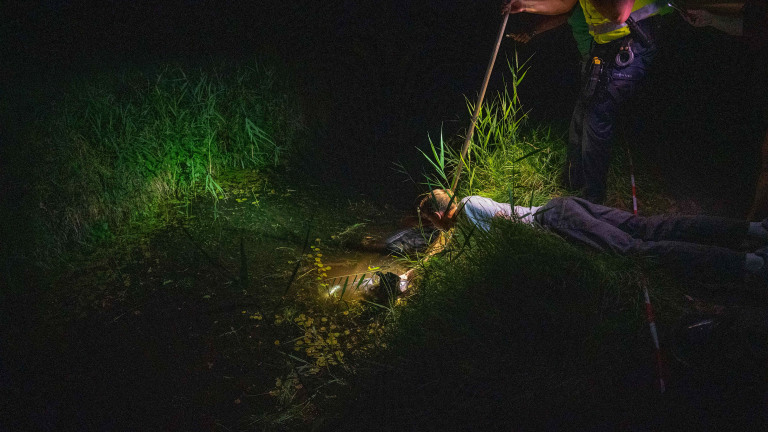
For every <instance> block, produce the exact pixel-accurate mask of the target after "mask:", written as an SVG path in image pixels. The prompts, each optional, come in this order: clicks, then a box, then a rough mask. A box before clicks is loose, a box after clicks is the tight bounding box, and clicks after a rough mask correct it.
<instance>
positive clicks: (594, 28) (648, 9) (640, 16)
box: [589, 2, 667, 35]
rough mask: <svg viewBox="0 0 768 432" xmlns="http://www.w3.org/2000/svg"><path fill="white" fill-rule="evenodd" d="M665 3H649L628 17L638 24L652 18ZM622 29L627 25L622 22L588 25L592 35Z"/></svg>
mask: <svg viewBox="0 0 768 432" xmlns="http://www.w3.org/2000/svg"><path fill="white" fill-rule="evenodd" d="M666 5H667V4H666V3H660V2H656V3H651V4H648V5H645V6H643V7H641V8H640V9H638V10H636V11H634V12H632V13H631V14H630V15H629V17H630V18H632V19H633V20H635V22H638V21H640V20H644V19H646V18H648V17H650V16H653V14H655V13H656V12H658V11H659V10H661V8H663V7H665V6H666ZM624 27H627V23H625V22H623V23H621V24H616V23H612V22H607V23H602V24H597V25H592V24H590V25H589V31H591V32H592V34H596V35H597V34H604V33H610V32H612V31H614V30H619V29H623V28H624Z"/></svg>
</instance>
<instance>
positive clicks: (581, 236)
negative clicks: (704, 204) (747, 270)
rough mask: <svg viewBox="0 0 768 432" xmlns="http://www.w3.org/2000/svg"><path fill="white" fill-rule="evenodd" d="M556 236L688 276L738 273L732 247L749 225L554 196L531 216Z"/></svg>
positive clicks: (739, 262) (739, 263)
mask: <svg viewBox="0 0 768 432" xmlns="http://www.w3.org/2000/svg"><path fill="white" fill-rule="evenodd" d="M535 220H536V222H538V223H539V224H540V225H542V226H543V227H546V228H548V229H549V230H550V231H553V232H555V233H557V234H559V235H560V236H562V237H564V238H566V239H568V240H572V241H575V242H578V243H581V244H585V245H588V246H591V247H593V248H595V249H598V250H602V251H612V252H616V253H618V254H622V255H639V256H647V257H653V258H657V259H658V260H659V261H660V262H662V263H664V264H666V265H670V266H673V267H676V268H677V269H679V270H682V271H684V272H686V273H691V274H699V273H702V274H707V275H711V274H717V275H722V276H726V277H739V276H741V275H742V271H743V266H744V261H745V254H744V253H742V252H737V251H735V250H733V249H730V248H734V247H737V246H738V245H739V244H740V243H741V242H742V241H743V240H744V239H745V238H746V234H747V229H748V228H749V223H748V222H747V221H742V220H736V219H727V218H721V217H715V216H673V215H659V216H649V217H643V216H636V215H634V214H632V213H629V212H626V211H623V210H618V209H615V208H611V207H605V206H602V205H599V204H593V203H591V202H589V201H587V200H585V199H581V198H574V197H565V198H554V199H552V200H550V201H549V202H548V203H547V204H546V205H545V206H543V207H542V208H541V209H540V210H539V212H538V213H537V214H536V216H535Z"/></svg>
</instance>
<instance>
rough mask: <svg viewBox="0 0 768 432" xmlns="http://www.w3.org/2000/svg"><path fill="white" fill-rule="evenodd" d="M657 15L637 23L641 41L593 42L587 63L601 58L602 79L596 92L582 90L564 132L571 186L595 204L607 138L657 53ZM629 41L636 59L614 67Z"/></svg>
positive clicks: (601, 193)
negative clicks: (645, 38)
mask: <svg viewBox="0 0 768 432" xmlns="http://www.w3.org/2000/svg"><path fill="white" fill-rule="evenodd" d="M661 18H662V17H651V18H647V19H645V20H643V21H640V22H639V23H638V25H639V26H640V27H641V28H642V29H643V30H644V32H645V34H646V35H648V36H649V39H650V40H649V41H648V42H647V43H645V44H643V43H640V42H639V41H638V40H637V38H636V37H634V36H633V35H632V34H630V35H628V36H625V37H623V38H621V39H618V40H615V41H612V42H609V43H607V44H594V46H593V48H592V51H591V53H590V60H589V61H590V62H591V59H592V58H594V57H598V58H600V59H601V60H602V65H603V70H602V74H601V78H600V81H599V83H598V84H597V86H596V87H595V89H594V91H593V92H592V93H591V94H587V92H586V91H584V90H582V92H581V94H580V96H579V100H578V101H577V103H576V107H575V108H574V111H573V116H572V117H571V124H570V129H569V133H568V166H566V170H568V171H567V179H568V183H569V186H570V187H571V188H574V189H583V193H584V197H585V198H586V199H588V200H589V201H591V202H594V203H602V202H603V201H604V199H605V181H606V176H607V173H608V166H609V164H610V160H611V143H612V140H613V135H614V129H615V126H616V121H617V117H618V114H619V111H620V109H621V107H622V106H623V105H624V104H625V102H627V100H629V99H631V98H632V96H633V95H634V94H635V93H636V91H637V89H638V87H639V85H640V83H641V82H642V81H643V79H644V78H645V76H646V74H647V72H648V69H649V67H650V65H651V63H652V62H653V58H654V57H655V55H656V52H657V43H656V42H655V41H656V40H657V39H658V38H659V37H661ZM627 44H629V45H630V46H631V49H632V52H633V54H634V60H633V61H632V62H631V63H630V64H628V65H626V66H623V67H621V66H618V65H617V64H616V62H615V58H616V54H617V53H618V52H619V49H620V48H621V47H622V46H627ZM590 71H591V68H590V65H587V68H586V70H585V71H584V73H583V74H582V81H583V83H582V84H583V86H582V89H586V87H587V81H588V80H589V79H590V75H591V74H590Z"/></svg>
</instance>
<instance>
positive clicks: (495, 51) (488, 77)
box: [451, 14, 509, 191]
mask: <svg viewBox="0 0 768 432" xmlns="http://www.w3.org/2000/svg"><path fill="white" fill-rule="evenodd" d="M507 20H509V14H504V19H503V20H502V21H501V28H499V36H498V37H497V38H496V46H495V47H494V48H493V54H492V55H491V60H490V61H489V62H488V69H487V70H486V71H485V79H484V80H483V87H482V88H481V89H480V96H479V97H478V98H477V103H476V104H475V113H474V114H472V122H471V123H470V125H469V131H468V132H467V137H466V138H465V140H464V147H462V149H461V158H460V159H459V166H458V167H457V168H456V174H455V175H454V177H453V183H452V184H451V190H454V191H455V190H456V185H457V184H458V183H459V177H460V176H461V169H462V168H463V167H464V158H465V157H466V156H467V150H469V143H471V142H472V135H473V134H474V133H475V124H477V117H478V116H479V115H480V109H481V108H482V106H483V98H484V97H485V89H487V88H488V81H490V80H491V72H493V65H494V64H495V63H496V56H497V55H498V54H499V47H500V46H501V39H503V38H504V29H506V28H507Z"/></svg>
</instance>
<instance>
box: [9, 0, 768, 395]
mask: <svg viewBox="0 0 768 432" xmlns="http://www.w3.org/2000/svg"><path fill="white" fill-rule="evenodd" d="M500 3H501V2H500V1H499V0H489V1H483V2H477V1H470V0H462V1H459V0H444V1H439V2H426V1H419V0H414V1H410V2H406V1H401V2H395V1H376V2H374V1H352V0H345V1H339V0H328V1H312V2H309V1H286V0H266V1H253V2H245V1H191V0H190V1H178V0H176V1H148V0H145V1H106V0H103V1H98V2H96V1H84V0H82V1H78V0H71V1H64V0H62V1H53V0H49V1H41V2H35V1H26V2H14V1H10V2H3V3H2V6H0V8H1V9H2V10H0V19H1V20H2V21H0V98H2V102H3V103H0V108H1V109H2V111H0V119H1V120H2V123H1V124H0V126H1V127H0V144H2V153H1V154H0V159H1V160H2V162H0V163H2V173H1V174H0V176H2V181H3V183H2V194H3V195H4V197H3V205H13V203H15V202H17V201H19V200H17V199H16V198H19V195H20V194H23V191H24V189H25V187H24V177H23V171H24V169H23V168H24V164H25V162H27V161H23V160H18V159H16V158H15V152H14V149H17V148H20V146H23V145H24V141H23V139H22V137H23V135H24V133H26V132H28V131H29V126H30V125H32V124H34V121H35V120H36V119H37V118H38V117H39V116H40V114H41V112H42V111H44V109H45V106H46V104H48V103H50V102H51V101H53V100H55V99H56V97H57V95H58V94H59V92H61V91H63V89H64V88H65V87H64V84H65V83H66V82H67V81H68V80H69V79H72V78H74V77H78V76H82V75H87V74H91V73H93V72H103V71H115V72H116V73H118V72H119V71H121V70H126V69H134V68H138V69H141V70H146V71H151V70H153V69H152V68H153V67H154V66H155V65H158V64H162V63H167V62H172V63H178V64H181V65H187V66H190V67H194V66H197V65H208V64H217V63H219V62H222V61H224V62H239V61H249V60H252V59H254V58H265V59H267V60H268V61H269V63H271V64H276V65H277V67H278V69H279V70H280V71H281V73H285V75H286V79H287V80H289V81H291V82H293V83H294V84H295V86H296V89H297V92H298V93H299V94H300V96H301V99H302V106H303V108H304V113H305V117H306V121H307V124H308V127H309V130H310V131H311V136H310V140H311V147H310V149H309V150H308V152H310V153H313V154H312V155H308V157H307V159H306V160H307V161H314V163H309V162H307V164H306V166H305V167H304V168H306V169H307V170H308V171H314V172H316V173H317V174H318V175H322V176H324V178H325V179H329V180H332V181H333V182H332V183H329V184H331V185H336V186H338V187H339V188H351V190H356V191H360V192H366V193H376V192H381V191H392V192H395V194H392V195H389V194H386V195H385V196H383V197H382V198H387V199H395V198H396V199H399V200H400V201H401V203H402V204H403V205H405V204H408V203H411V202H412V201H413V196H414V195H413V191H414V187H413V185H412V184H409V183H408V182H407V181H405V180H406V178H405V176H404V175H403V174H401V173H398V171H397V170H396V169H395V167H394V163H395V162H399V163H402V164H403V165H404V166H405V167H406V168H407V169H408V170H409V172H411V173H412V174H413V175H414V176H415V180H416V181H420V180H421V178H419V177H418V175H419V173H420V170H421V166H422V164H423V161H422V159H421V156H420V154H419V152H418V151H417V150H416V147H420V148H425V147H426V145H427V144H428V136H431V137H432V138H433V139H437V138H438V137H439V134H440V131H441V129H442V130H443V133H444V135H445V136H446V137H449V136H452V135H454V134H456V133H459V132H461V131H462V130H463V129H465V128H466V127H467V126H468V124H469V117H470V115H469V113H468V112H467V108H466V103H465V96H466V97H468V98H470V99H474V98H475V96H476V94H477V92H478V91H479V89H480V85H481V82H482V79H483V74H484V73H485V69H486V66H487V64H488V59H489V56H490V54H491V51H492V48H493V44H494V43H495V38H496V34H497V32H498V29H499V25H500V23H501V16H500V14H499V5H500ZM535 19H536V18H535V17H530V16H528V17H524V16H515V17H512V18H510V23H509V27H508V30H509V31H515V30H526V29H527V26H529V25H530V24H532V22H533V21H535ZM673 35H674V37H673V38H671V41H670V42H671V44H670V49H669V51H667V53H666V54H665V55H663V56H661V57H660V58H659V59H658V66H659V67H658V70H657V72H658V73H657V74H656V75H655V77H654V78H652V79H651V80H650V81H649V83H648V86H647V88H646V89H644V90H643V92H642V95H641V96H642V97H641V98H640V100H639V101H638V102H637V104H636V105H634V106H633V110H632V113H631V114H633V118H634V119H635V121H633V122H631V123H630V124H628V125H627V126H626V128H625V130H627V131H628V132H627V135H628V136H629V137H630V138H631V140H630V141H631V145H632V146H633V152H634V154H635V156H636V158H637V161H638V164H639V165H640V164H641V165H642V166H643V167H644V169H646V170H647V172H650V173H652V175H653V176H654V177H655V179H654V180H655V181H657V182H658V183H659V184H660V185H661V187H662V188H663V190H664V192H666V193H669V194H671V195H673V196H674V197H675V198H678V199H694V200H696V201H698V202H699V203H701V205H700V209H702V210H703V211H704V212H709V213H718V214H723V215H739V214H741V213H742V212H743V211H744V210H746V206H747V205H748V204H749V200H750V198H751V194H752V190H751V188H752V183H753V181H754V175H755V161H756V160H757V158H756V155H757V152H756V143H757V140H756V139H754V134H755V131H754V130H753V127H752V124H753V123H752V122H751V118H752V117H750V112H749V111H748V108H749V107H748V106H747V105H745V102H744V101H745V95H747V94H748V93H749V88H750V84H751V83H750V82H749V79H748V78H747V77H749V70H748V69H747V66H745V64H746V62H745V58H744V52H743V51H742V50H741V48H740V45H739V43H738V41H736V40H734V39H731V38H727V37H725V36H723V35H721V34H718V33H717V32H715V31H713V30H702V29H693V28H691V27H689V26H687V25H686V24H684V23H678V24H677V25H676V26H675V27H674V29H673ZM516 49H517V53H518V56H519V58H520V59H523V60H524V59H527V58H529V57H531V56H533V57H532V58H531V60H530V62H529V65H530V69H529V72H528V75H527V78H526V79H525V81H524V82H523V87H522V88H521V100H522V102H523V104H524V106H525V107H526V108H527V109H529V110H530V115H531V118H532V120H533V121H536V122H546V123H550V124H553V125H555V126H556V127H560V128H564V126H565V125H567V122H568V119H569V117H570V113H571V109H572V107H573V103H574V101H575V98H576V91H577V67H578V60H579V59H578V53H577V51H576V47H575V44H574V42H573V40H572V37H571V33H570V28H568V27H567V26H564V27H561V28H559V29H556V30H553V31H551V32H548V33H546V34H544V35H541V36H539V37H538V38H537V39H536V40H534V41H533V42H531V43H530V44H528V45H525V46H521V45H515V43H513V42H512V41H510V40H505V42H504V44H503V46H502V51H501V53H500V55H499V59H498V61H497V64H496V70H495V73H494V75H493V77H492V80H491V84H490V88H489V90H488V95H487V97H491V96H492V95H493V93H494V92H495V91H497V90H499V89H500V88H501V86H502V85H503V79H502V77H503V76H504V75H505V74H506V75H507V76H509V74H508V72H507V71H506V67H505V65H506V58H507V57H509V58H512V57H513V56H514V54H515V50H516ZM758 132H759V131H758ZM753 142H754V143H755V144H752V143H753ZM315 156H317V158H314V157H315ZM644 186H645V185H643V184H640V185H639V193H640V194H641V195H642V192H643V187H644ZM5 222H6V223H10V222H9V221H5ZM11 228H12V227H11ZM5 247H7V246H5ZM2 379H4V378H3V376H2V374H0V389H2V387H3V382H2ZM0 408H1V407H0Z"/></svg>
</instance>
